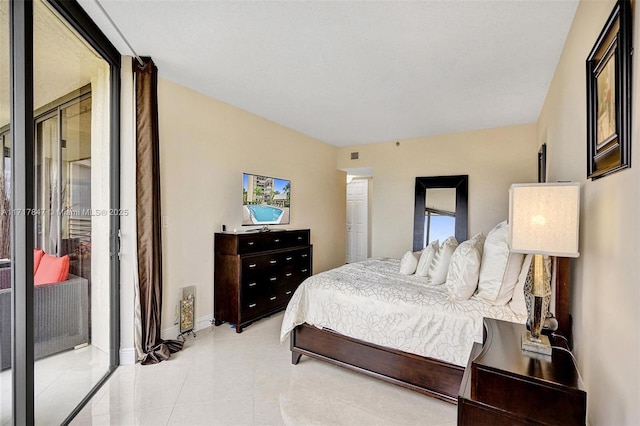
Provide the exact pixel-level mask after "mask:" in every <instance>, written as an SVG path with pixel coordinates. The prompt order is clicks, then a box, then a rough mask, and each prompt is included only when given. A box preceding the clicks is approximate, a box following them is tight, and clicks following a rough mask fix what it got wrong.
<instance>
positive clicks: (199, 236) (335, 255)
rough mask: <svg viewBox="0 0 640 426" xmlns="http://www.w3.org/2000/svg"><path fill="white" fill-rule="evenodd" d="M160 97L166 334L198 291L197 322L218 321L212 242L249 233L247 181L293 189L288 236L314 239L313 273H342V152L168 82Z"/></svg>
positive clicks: (163, 83) (162, 85) (160, 87)
mask: <svg viewBox="0 0 640 426" xmlns="http://www.w3.org/2000/svg"><path fill="white" fill-rule="evenodd" d="M158 90H159V94H158V97H159V120H160V162H161V186H162V188H161V190H162V212H163V215H165V216H167V218H166V221H167V225H168V227H167V228H165V229H164V232H163V235H162V237H163V250H164V251H163V266H164V269H163V272H164V290H163V297H164V306H163V313H162V328H163V329H165V330H166V329H167V328H169V327H171V326H172V325H173V324H174V318H175V309H176V306H177V303H178V299H179V296H180V295H179V288H181V287H183V286H187V285H196V286H197V293H196V298H197V302H196V318H197V319H199V320H200V321H201V322H203V321H204V319H203V318H204V317H205V316H208V317H209V318H210V317H211V315H212V313H213V268H214V265H213V233H214V232H216V231H218V230H220V225H221V224H225V225H227V229H228V230H233V229H234V228H236V229H238V230H239V231H240V230H241V228H242V227H241V226H240V224H241V222H242V173H243V172H249V173H255V174H262V175H266V176H274V177H279V178H283V179H290V180H291V224H290V225H288V226H286V227H285V228H291V229H293V228H310V229H311V242H312V243H313V245H314V250H313V254H314V259H313V268H314V273H317V272H320V271H323V270H326V269H330V268H334V267H336V266H338V265H340V264H343V263H344V261H345V245H346V241H345V238H346V237H345V235H346V213H345V211H346V208H345V205H346V185H345V181H346V176H345V174H344V173H343V172H339V171H338V170H337V169H336V148H335V147H332V146H330V145H327V144H325V143H322V142H320V141H318V140H316V139H312V138H310V137H308V136H305V135H302V134H300V133H297V132H294V131H292V130H289V129H287V128H285V127H282V126H280V125H277V124H275V123H273V122H270V121H267V120H265V119H263V118H260V117H257V116H255V115H252V114H249V113H247V112H245V111H242V110H240V109H237V108H234V107H231V106H229V105H227V104H224V103H222V102H220V101H217V100H215V99H213V98H210V97H207V96H204V95H202V94H199V93H197V92H194V91H192V90H189V89H187V88H185V87H183V86H179V85H177V84H175V83H172V82H170V81H168V80H164V79H160V81H159V83H158ZM245 229H246V228H245ZM202 325H204V324H202Z"/></svg>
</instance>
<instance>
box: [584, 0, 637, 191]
mask: <svg viewBox="0 0 640 426" xmlns="http://www.w3.org/2000/svg"><path fill="white" fill-rule="evenodd" d="M586 65H587V177H588V178H590V179H592V180H593V179H598V178H601V177H604V176H607V175H609V174H611V173H614V172H617V171H619V170H622V169H625V168H627V167H630V166H631V163H630V159H631V155H630V141H631V6H630V2H629V0H618V2H617V3H616V5H615V7H614V9H613V11H612V12H611V15H610V16H609V19H608V20H607V22H606V24H605V26H604V28H603V29H602V32H601V33H600V36H599V37H598V39H597V41H596V43H595V45H594V46H593V49H592V50H591V53H589V56H588V57H587V64H586Z"/></svg>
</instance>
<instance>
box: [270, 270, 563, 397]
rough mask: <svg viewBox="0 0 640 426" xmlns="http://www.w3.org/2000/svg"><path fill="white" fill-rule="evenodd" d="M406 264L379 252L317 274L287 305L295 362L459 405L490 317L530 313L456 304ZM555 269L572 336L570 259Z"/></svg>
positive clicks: (558, 311) (285, 327) (284, 333)
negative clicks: (304, 360) (311, 361)
mask: <svg viewBox="0 0 640 426" xmlns="http://www.w3.org/2000/svg"><path fill="white" fill-rule="evenodd" d="M398 268H399V260H397V259H385V258H376V259H369V260H367V261H364V262H358V263H354V264H348V265H344V266H341V267H339V268H336V269H333V270H330V271H326V272H323V273H320V274H318V275H315V276H313V277H310V278H309V279H307V280H306V281H305V282H304V283H303V284H302V285H301V286H300V287H299V288H298V290H297V291H296V293H295V294H294V296H293V298H292V299H291V301H290V303H289V305H288V307H287V310H286V312H285V315H284V318H283V323H282V329H281V340H283V341H284V340H286V338H287V337H289V339H290V348H291V354H292V363H293V364H297V363H298V361H299V360H300V357H301V356H302V355H307V356H309V357H312V358H316V359H320V360H324V361H327V362H330V363H333V364H336V365H340V366H343V367H346V368H350V369H352V370H356V371H359V372H362V373H365V374H368V375H371V376H374V377H377V378H379V379H382V380H386V381H388V382H391V383H394V384H397V385H400V386H403V387H406V388H409V389H412V390H415V391H418V392H421V393H424V394H428V395H431V396H434V397H437V398H440V399H443V400H445V401H449V402H452V403H455V402H456V397H457V394H458V389H459V386H460V382H461V381H462V374H463V372H464V367H465V365H466V363H467V361H468V357H469V354H470V351H471V346H472V345H473V342H474V341H475V342H481V341H482V333H483V327H482V320H483V318H484V317H490V318H496V319H501V320H506V321H512V322H520V323H523V322H525V321H526V316H523V315H522V314H518V313H516V312H513V311H512V310H511V309H509V307H508V306H506V305H505V306H493V305H490V304H487V303H484V302H483V301H481V300H479V299H477V298H476V297H475V296H474V297H471V298H470V299H469V300H465V301H462V302H452V301H450V300H449V299H448V298H447V296H446V294H445V289H444V286H429V285H425V282H424V278H422V277H417V276H415V275H409V276H405V275H400V274H399V273H398ZM554 270H555V274H554V278H553V279H554V285H555V292H554V294H555V315H556V318H557V320H558V324H559V326H558V331H559V332H560V333H561V334H563V335H564V336H566V337H567V338H569V339H570V336H571V334H570V330H571V324H570V322H571V318H570V316H569V315H568V303H569V288H568V281H569V268H568V259H558V260H557V265H555V267H554ZM407 330H409V331H407Z"/></svg>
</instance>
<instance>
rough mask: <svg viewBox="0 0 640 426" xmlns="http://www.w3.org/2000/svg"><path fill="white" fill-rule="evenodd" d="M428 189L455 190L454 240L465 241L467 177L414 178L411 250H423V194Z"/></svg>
mask: <svg viewBox="0 0 640 426" xmlns="http://www.w3.org/2000/svg"><path fill="white" fill-rule="evenodd" d="M428 188H455V190H456V216H455V217H456V235H455V237H456V240H458V242H462V241H465V240H466V239H467V203H468V192H469V175H455V176H434V177H417V178H416V193H415V194H416V196H415V205H414V215H413V250H414V251H418V250H422V249H423V248H424V209H425V194H426V192H427V189H428Z"/></svg>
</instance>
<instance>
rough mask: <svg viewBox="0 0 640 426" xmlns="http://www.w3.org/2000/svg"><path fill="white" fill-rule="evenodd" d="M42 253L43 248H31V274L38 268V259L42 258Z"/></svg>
mask: <svg viewBox="0 0 640 426" xmlns="http://www.w3.org/2000/svg"><path fill="white" fill-rule="evenodd" d="M43 255H44V250H40V249H33V275H35V274H36V271H37V270H38V265H40V261H41V260H42V256H43Z"/></svg>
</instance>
